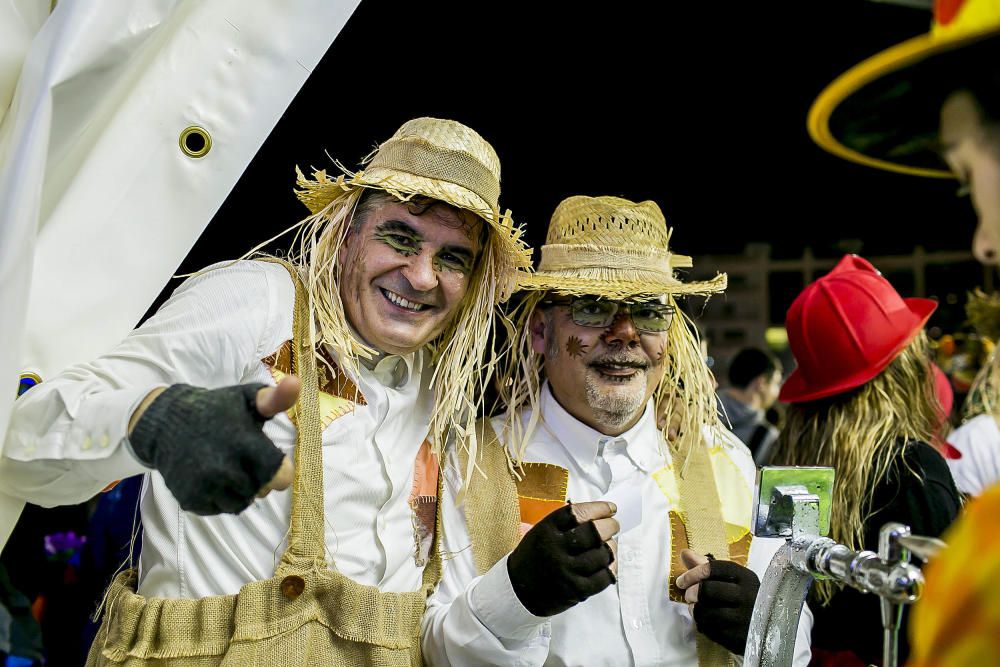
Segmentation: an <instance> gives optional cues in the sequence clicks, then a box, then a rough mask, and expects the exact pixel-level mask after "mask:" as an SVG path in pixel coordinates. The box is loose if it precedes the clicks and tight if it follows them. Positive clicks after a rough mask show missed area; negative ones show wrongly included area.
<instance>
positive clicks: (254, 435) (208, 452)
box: [129, 384, 284, 514]
mask: <svg viewBox="0 0 1000 667" xmlns="http://www.w3.org/2000/svg"><path fill="white" fill-rule="evenodd" d="M264 386H265V385H263V384H243V385H237V386H234V387H223V388H221V389H200V388H198V387H192V386H190V385H186V384H175V385H173V386H171V387H168V388H167V389H166V390H165V391H164V392H163V393H162V394H160V395H159V396H157V397H156V398H155V399H154V400H153V402H152V403H150V404H149V407H147V408H146V411H145V412H144V413H143V414H142V417H140V418H139V421H138V422H137V423H136V425H135V428H133V429H132V433H131V435H130V436H129V443H130V444H131V445H132V451H133V452H135V455H136V457H138V458H139V459H140V460H141V461H142V462H143V463H144V464H145V465H148V466H150V467H152V468H155V469H156V470H157V471H158V472H159V473H160V474H161V475H162V476H163V480H164V481H165V482H166V484H167V488H168V489H170V492H171V493H173V494H174V498H176V499H177V502H178V504H179V505H180V506H181V509H184V510H186V511H188V512H194V513H195V514H221V513H230V514H238V513H239V512H242V511H243V510H244V509H246V508H247V507H248V506H249V505H250V503H252V502H253V500H254V498H255V496H256V495H257V492H258V491H260V489H261V488H262V487H263V486H264V485H265V484H267V483H268V482H269V481H271V479H272V478H273V477H274V475H275V473H277V472H278V468H280V467H281V461H282V459H283V458H284V454H282V453H281V450H279V449H278V448H277V447H275V446H274V444H273V443H272V442H271V441H270V439H268V437H267V436H266V435H264V433H263V432H262V431H261V429H262V427H263V425H264V423H265V422H266V421H267V419H265V418H264V417H262V416H261V415H260V413H258V412H257V408H256V405H255V401H256V397H257V391H258V390H259V389H261V388H262V387H264Z"/></svg>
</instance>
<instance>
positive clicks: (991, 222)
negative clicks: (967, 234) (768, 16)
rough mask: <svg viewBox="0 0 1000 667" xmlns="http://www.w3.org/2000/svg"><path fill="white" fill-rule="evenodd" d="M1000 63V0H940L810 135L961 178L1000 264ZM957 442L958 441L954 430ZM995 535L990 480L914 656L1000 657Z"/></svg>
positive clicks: (832, 145) (862, 157)
mask: <svg viewBox="0 0 1000 667" xmlns="http://www.w3.org/2000/svg"><path fill="white" fill-rule="evenodd" d="M997 62H1000V0H965V1H957V2H956V1H955V0H935V2H934V20H933V23H932V26H931V30H930V32H928V33H927V34H923V35H919V36H917V37H914V38H912V39H909V40H907V41H905V42H903V43H901V44H897V45H894V46H892V47H890V48H888V49H886V50H885V51H882V52H880V53H877V54H875V55H874V56H872V57H871V58H868V59H867V60H865V61H864V62H862V63H859V64H858V65H856V66H854V67H853V68H851V69H850V70H849V71H847V72H845V73H844V74H842V75H841V76H840V77H838V78H837V80H836V81H834V82H833V83H831V84H830V85H829V86H828V87H827V88H826V90H824V91H823V92H822V93H821V94H820V96H819V98H818V99H817V100H816V102H815V104H814V105H813V108H812V109H811V110H810V112H809V120H808V125H809V133H810V135H811V136H812V137H813V139H815V140H816V141H817V143H819V144H820V145H821V146H823V147H824V148H826V149H827V150H829V151H831V152H832V153H834V154H836V155H839V156H841V157H844V158H847V159H849V160H853V161H855V162H860V163H862V164H867V165H870V166H875V167H879V168H882V169H888V170H890V171H895V172H899V173H906V174H914V175H919V176H933V177H949V176H951V177H954V178H957V179H958V181H959V183H960V189H959V193H960V194H967V195H969V198H970V199H971V201H972V205H973V208H974V209H975V213H976V217H977V218H978V220H979V224H978V226H977V228H976V232H975V236H974V237H973V241H972V250H973V253H974V254H975V256H976V258H977V259H978V260H979V261H980V262H982V263H983V264H987V265H996V264H998V263H1000V68H998V67H997V66H996V63H997ZM991 419H992V415H984V416H983V417H982V419H981V420H980V422H979V423H980V424H981V425H982V426H984V427H985V428H986V429H987V430H993V428H994V426H993V424H991V423H990V420H991ZM970 423H971V422H970ZM955 436H956V437H957V436H958V433H957V432H956V434H955ZM995 436H996V433H994V434H993V435H992V436H991V437H995ZM953 444H956V445H957V446H959V447H960V446H961V444H962V443H959V442H958V441H957V440H955V439H954V438H953ZM963 460H964V459H963ZM998 534H1000V486H997V484H994V485H993V486H992V487H991V490H987V491H986V492H985V493H984V494H983V496H982V497H980V498H978V499H977V500H976V501H974V502H973V503H972V505H971V506H970V507H969V508H968V510H967V512H966V515H965V517H964V518H963V519H962V520H961V521H959V522H958V523H957V524H956V526H955V528H954V529H953V531H951V532H950V533H949V534H948V535H947V536H946V537H945V539H946V540H947V541H948V542H949V543H950V544H951V546H950V547H949V548H948V549H946V550H945V551H944V552H943V553H942V554H941V556H940V557H939V558H938V559H936V561H935V562H932V563H931V564H930V566H929V569H928V572H927V586H926V589H925V591H924V598H923V602H922V604H920V605H919V606H918V607H917V608H916V609H915V612H914V623H913V629H914V633H913V636H912V641H913V661H912V664H913V665H914V666H915V667H924V666H929V665H935V666H943V665H948V666H950V665H956V666H957V665H988V664H998V663H1000V611H998V605H1000V576H998V574H1000V548H998V544H997V541H996V536H997V535H998Z"/></svg>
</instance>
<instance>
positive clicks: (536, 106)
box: [171, 0, 981, 292]
mask: <svg viewBox="0 0 1000 667" xmlns="http://www.w3.org/2000/svg"><path fill="white" fill-rule="evenodd" d="M929 24H930V13H929V12H928V11H925V10H917V9H912V8H907V7H900V6H894V5H888V4H881V3H876V2H871V1H869V0H807V1H802V0H785V1H782V2H741V3H738V2H726V3H717V2H716V3H713V2H680V1H678V0H671V1H669V2H658V3H609V2H599V3H585V2H584V3H580V2H575V3H568V2H567V3H563V2H552V3H543V2H534V3H526V2H505V3H491V4H479V3H468V2H388V1H385V0H382V1H379V2H375V1H373V0H365V1H364V2H362V4H361V6H360V7H359V8H358V10H357V11H356V13H355V14H354V16H353V17H352V18H351V20H350V21H349V22H348V24H347V26H346V28H345V29H344V31H343V32H342V33H341V34H340V36H339V37H338V38H337V40H336V41H335V42H334V44H333V46H332V47H331V48H330V50H329V51H328V53H327V54H326V57H325V58H324V59H323V61H322V62H321V63H320V65H319V67H318V68H317V69H316V70H315V71H314V72H313V74H312V76H311V77H310V79H309V81H308V83H307V84H306V86H305V87H304V88H303V90H302V91H301V92H300V94H299V95H298V97H297V98H296V99H295V101H294V102H293V103H292V105H291V106H290V107H289V110H288V111H287V113H286V114H285V116H284V117H283V119H282V121H281V122H280V123H279V124H278V126H277V127H276V129H275V130H274V132H273V133H272V135H271V136H270V138H269V139H268V140H267V142H266V143H265V144H264V146H263V148H262V149H261V151H260V152H259V154H258V156H257V158H256V159H255V160H254V161H253V163H252V164H251V165H250V166H249V168H248V169H247V171H246V172H245V174H244V175H243V177H242V179H241V180H240V181H239V183H238V184H237V186H236V187H235V189H234V190H233V192H232V194H231V195H230V197H229V198H228V200H227V201H226V203H225V204H224V205H223V206H222V208H221V209H220V211H219V213H218V214H217V215H216V217H215V219H214V220H213V222H212V223H211V225H210V226H209V228H208V229H207V231H206V232H205V234H204V235H203V237H202V238H201V239H200V240H199V242H198V244H197V245H196V246H195V248H194V250H193V251H192V253H191V255H190V256H189V257H188V259H187V260H185V262H184V265H183V266H182V269H185V270H192V269H197V268H199V267H200V266H203V265H205V264H206V263H209V262H213V261H216V260H220V259H226V258H231V257H235V256H238V255H240V254H242V253H243V252H244V251H245V250H246V249H248V248H250V247H252V246H253V245H254V244H256V243H258V242H260V241H262V240H264V239H266V238H269V237H270V236H272V235H273V234H275V233H276V232H278V231H280V230H281V229H283V228H285V227H287V226H288V225H289V224H290V223H292V222H294V221H296V220H298V219H299V218H301V217H302V216H303V214H304V212H305V209H304V208H302V207H301V205H300V204H298V202H297V201H296V200H295V198H294V196H293V195H292V185H293V180H294V171H293V168H294V165H295V164H300V165H302V166H303V167H307V166H317V167H329V166H331V164H330V160H329V158H328V157H327V156H326V153H329V154H330V155H331V156H333V157H335V158H337V159H340V160H341V161H343V162H344V163H345V164H348V165H351V166H356V165H357V162H358V160H359V158H361V157H362V156H363V155H365V154H367V153H368V152H369V151H370V149H371V148H372V147H374V145H375V144H376V143H377V142H379V141H382V140H384V139H386V138H388V137H389V136H390V135H391V134H392V133H393V131H394V130H395V129H396V128H397V127H398V126H399V125H400V124H401V123H402V122H404V121H405V120H407V119H409V118H412V117H416V116H421V115H431V116H438V117H448V118H454V119H456V120H459V121H462V122H464V123H467V124H468V125H470V126H472V127H473V128H475V129H476V130H478V131H479V132H480V133H481V134H482V135H483V136H485V137H486V138H487V139H488V140H489V141H490V142H491V143H492V144H493V145H494V147H495V148H496V149H497V152H498V153H499V155H500V158H501V161H502V163H503V179H502V180H503V195H502V197H501V205H502V206H504V207H509V208H511V209H512V210H513V213H514V218H515V220H516V221H519V222H522V223H524V224H526V225H527V227H528V229H529V239H530V240H531V241H532V242H533V244H534V245H538V244H540V243H541V242H542V240H543V239H544V233H545V229H546V226H547V224H548V219H549V215H550V214H551V212H552V210H553V209H554V207H555V205H556V204H557V203H558V202H559V201H560V200H561V199H562V198H564V197H566V196H569V195H572V194H591V195H597V194H615V195H620V196H625V197H628V198H630V199H635V200H641V199H653V200H655V201H657V202H658V203H659V204H660V206H661V207H662V208H663V210H664V212H665V213H666V215H667V218H668V220H669V221H670V223H671V224H672V225H673V226H674V227H675V231H674V237H673V243H674V246H675V249H676V250H678V251H680V252H683V253H687V254H693V255H695V257H696V261H697V256H698V255H699V254H705V253H713V254H721V253H739V252H741V251H742V249H743V248H744V246H745V245H746V244H747V243H749V242H767V243H770V244H771V245H772V256H775V257H795V256H799V255H800V254H801V252H802V249H803V247H804V246H806V245H809V246H811V247H812V248H813V250H814V251H815V253H816V255H817V256H820V257H823V256H826V257H834V256H839V255H840V254H842V252H843V248H845V247H847V246H845V245H844V244H843V243H842V242H843V241H844V240H846V239H860V240H861V241H862V242H863V245H861V246H860V250H861V252H862V253H863V254H867V255H881V254H905V253H909V252H910V251H911V250H912V249H913V247H914V245H916V244H922V245H924V246H925V247H926V248H927V249H928V250H943V249H956V250H964V249H967V248H968V247H969V243H970V239H971V236H972V232H973V228H974V218H973V216H972V211H971V208H970V206H969V203H968V201H967V200H963V199H958V198H957V197H956V196H955V189H956V186H955V184H954V183H952V182H948V181H932V180H925V179H917V178H912V177H906V176H898V175H893V174H889V173H885V172H880V171H876V170H873V169H870V168H867V167H861V166H857V165H853V164H850V163H847V162H844V161H842V160H840V159H838V158H835V157H833V156H830V155H828V154H826V153H825V152H823V151H821V150H820V149H819V148H817V147H816V146H815V145H814V144H813V143H812V142H811V141H810V140H809V138H808V135H807V133H806V128H805V119H806V113H807V111H808V109H809V107H810V105H811V103H812V101H813V100H814V98H815V97H816V95H817V94H818V93H819V92H820V91H821V90H822V89H823V87H824V86H825V85H826V84H827V83H829V82H830V81H831V80H832V79H833V78H834V77H836V76H837V75H838V74H839V73H841V72H842V71H844V70H845V69H847V68H848V67H850V66H851V65H853V64H855V63H857V62H858V61H860V60H861V59H863V58H864V57H866V56H868V55H871V54H873V53H875V52H877V51H879V50H881V49H883V48H885V47H887V46H889V45H891V44H894V43H896V42H898V41H901V40H903V39H906V38H908V37H911V36H913V35H916V34H919V33H921V32H925V31H926V30H927V28H928V26H929ZM850 247H852V249H854V248H857V245H854V246H850ZM965 272H966V273H970V272H969V271H968V269H965ZM968 279H969V281H975V283H976V284H978V282H981V273H979V274H978V275H977V274H976V269H974V268H973V270H972V271H971V273H970V275H969V276H968ZM175 285H176V281H172V283H171V289H172V287H173V286H175ZM972 286H973V282H970V283H969V285H968V287H969V288H971V287H972ZM900 289H901V290H902V291H904V292H905V286H900Z"/></svg>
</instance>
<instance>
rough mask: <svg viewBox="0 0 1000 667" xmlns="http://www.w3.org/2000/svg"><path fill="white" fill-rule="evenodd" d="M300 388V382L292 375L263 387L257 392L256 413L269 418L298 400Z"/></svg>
mask: <svg viewBox="0 0 1000 667" xmlns="http://www.w3.org/2000/svg"><path fill="white" fill-rule="evenodd" d="M301 390H302V383H301V382H300V381H299V379H298V378H297V377H295V376H294V375H289V376H287V377H285V378H282V380H281V382H279V383H278V384H277V386H274V387H264V388H263V389H261V390H259V391H258V392H257V398H256V401H255V405H256V407H257V413H258V414H259V415H260V416H261V417H263V418H264V419H270V418H271V417H273V416H274V415H276V414H278V413H279V412H284V411H285V410H288V409H290V408H291V407H292V406H293V405H295V401H297V400H298V398H299V392H300V391H301Z"/></svg>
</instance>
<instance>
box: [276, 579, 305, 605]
mask: <svg viewBox="0 0 1000 667" xmlns="http://www.w3.org/2000/svg"><path fill="white" fill-rule="evenodd" d="M305 589H306V582H305V580H304V579H303V578H302V577H300V576H299V575H297V574H290V575H288V576H287V577H285V578H284V579H282V580H281V594H282V595H284V596H285V597H286V598H288V599H289V600H295V599H297V598H298V597H299V596H300V595H302V591H304V590H305Z"/></svg>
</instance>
